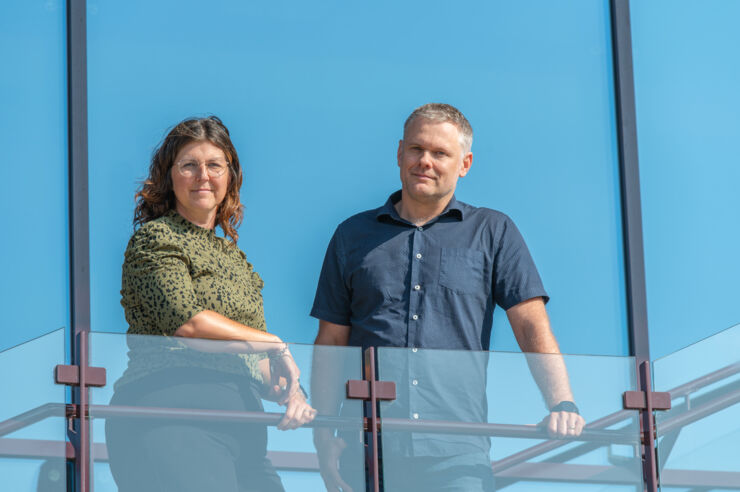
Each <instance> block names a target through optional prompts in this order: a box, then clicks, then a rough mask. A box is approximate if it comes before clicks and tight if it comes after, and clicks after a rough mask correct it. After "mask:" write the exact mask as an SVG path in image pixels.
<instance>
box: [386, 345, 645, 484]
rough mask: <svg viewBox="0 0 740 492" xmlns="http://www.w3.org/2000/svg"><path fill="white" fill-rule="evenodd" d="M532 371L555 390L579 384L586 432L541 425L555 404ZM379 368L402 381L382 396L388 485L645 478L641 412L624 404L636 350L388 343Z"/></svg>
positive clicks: (632, 378)
mask: <svg viewBox="0 0 740 492" xmlns="http://www.w3.org/2000/svg"><path fill="white" fill-rule="evenodd" d="M564 368H567V374H568V375H569V377H568V376H563V375H564V374H565V373H564V372H563V371H564ZM532 374H535V375H536V376H537V378H538V380H539V381H540V384H541V386H542V387H543V391H544V393H545V394H547V395H549V398H553V397H556V398H557V397H559V396H562V395H564V394H567V393H568V391H567V386H568V384H569V385H570V387H572V392H573V394H574V395H575V401H576V403H577V405H578V407H579V409H580V413H581V415H582V416H583V418H584V419H585V424H586V426H585V428H584V430H583V432H582V433H581V434H580V435H579V436H577V437H575V436H569V437H565V438H562V439H553V438H550V437H549V436H548V434H547V431H546V430H545V429H544V428H543V427H542V426H540V425H538V424H539V423H540V422H541V421H542V420H543V418H545V417H546V416H547V415H549V411H548V409H547V406H546V405H545V403H544V400H543V395H542V393H543V392H541V391H540V390H539V389H538V385H537V383H536V382H535V379H534V378H533V376H532ZM378 376H379V379H380V380H382V381H395V382H396V387H397V399H396V400H395V401H384V402H381V404H380V415H381V429H382V432H381V441H382V446H381V450H382V472H383V483H384V486H385V491H386V492H395V491H404V492H406V491H427V490H438V489H444V487H451V486H458V487H462V488H461V490H462V489H466V490H494V488H495V489H501V488H504V487H505V488H506V490H511V491H535V490H542V491H553V490H563V491H566V490H568V491H570V490H584V491H586V490H594V491H595V490H599V491H602V490H610V491H612V490H614V491H618V490H625V491H633V490H635V487H642V468H641V458H640V453H639V426H638V423H637V420H636V418H637V412H635V411H627V410H623V409H622V394H623V393H624V392H625V391H630V390H634V389H635V372H634V359H632V358H630V357H611V356H606V357H598V356H571V355H568V356H559V355H549V354H548V355H543V354H521V353H505V352H472V351H450V350H424V349H405V348H404V349H400V348H380V349H378ZM564 427H565V432H566V433H568V429H567V427H569V425H566V426H564ZM640 490H642V489H640Z"/></svg>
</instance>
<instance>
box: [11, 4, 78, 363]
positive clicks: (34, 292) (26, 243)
mask: <svg viewBox="0 0 740 492" xmlns="http://www.w3.org/2000/svg"><path fill="white" fill-rule="evenodd" d="M65 17H66V10H65V2H63V1H47V0H28V1H20V2H0V19H2V29H0V66H2V70H0V108H2V117H0V135H2V143H3V151H4V155H3V164H2V172H3V174H4V175H5V179H6V181H7V183H6V185H5V186H4V187H3V192H2V193H1V194H0V206H1V207H2V209H3V210H5V211H6V213H7V214H8V215H7V218H8V220H6V223H5V224H4V232H3V234H2V236H3V240H2V241H0V271H2V272H3V281H2V282H0V299H2V306H3V307H4V309H3V311H4V312H3V321H4V324H5V327H6V328H5V329H3V330H0V350H2V349H4V348H8V347H12V346H14V345H17V344H19V343H21V342H24V341H26V340H29V339H31V338H34V337H37V336H39V335H41V334H43V333H46V332H48V331H49V330H50V329H56V328H59V327H62V326H68V325H69V307H68V306H69V294H68V290H69V274H68V244H69V236H68V232H67V228H68V225H69V221H68V215H69V212H68V207H67V186H68V182H67V81H66V77H67V67H66V61H67V60H66V30H65ZM40 301H41V302H42V306H43V308H42V309H39V302H40Z"/></svg>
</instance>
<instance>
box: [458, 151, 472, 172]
mask: <svg viewBox="0 0 740 492" xmlns="http://www.w3.org/2000/svg"><path fill="white" fill-rule="evenodd" d="M472 165H473V153H472V152H468V153H467V154H465V157H463V160H462V166H460V177H461V178H462V177H463V176H465V175H466V174H468V171H470V166H472Z"/></svg>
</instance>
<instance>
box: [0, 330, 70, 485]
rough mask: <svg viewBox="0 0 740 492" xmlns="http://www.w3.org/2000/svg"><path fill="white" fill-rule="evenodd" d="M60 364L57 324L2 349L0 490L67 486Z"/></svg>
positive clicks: (61, 333)
mask: <svg viewBox="0 0 740 492" xmlns="http://www.w3.org/2000/svg"><path fill="white" fill-rule="evenodd" d="M57 364H64V330H63V329H59V330H56V331H53V332H51V333H48V334H46V335H43V336H41V337H38V338H36V339H34V340H31V341H29V342H26V343H23V344H21V345H18V346H16V347H13V348H10V349H7V350H4V351H2V352H0V374H2V377H1V378H0V395H2V397H0V398H1V399H2V400H1V401H2V404H1V405H0V489H1V490H8V491H10V490H12V491H14V492H27V491H28V492H30V491H44V492H64V491H66V490H67V468H66V466H67V465H66V458H67V455H68V443H67V442H66V441H65V440H66V430H67V421H66V414H65V404H64V402H65V391H66V390H65V387H64V386H62V385H58V384H55V383H54V367H55V366H56V365H57Z"/></svg>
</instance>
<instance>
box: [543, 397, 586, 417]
mask: <svg viewBox="0 0 740 492" xmlns="http://www.w3.org/2000/svg"><path fill="white" fill-rule="evenodd" d="M550 411H551V412H571V413H577V414H578V415H580V414H581V412H579V411H578V407H577V406H576V404H575V403H573V402H572V401H568V400H563V401H561V402H560V403H558V404H557V405H555V406H554V407H552V408H551V409H550Z"/></svg>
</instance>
